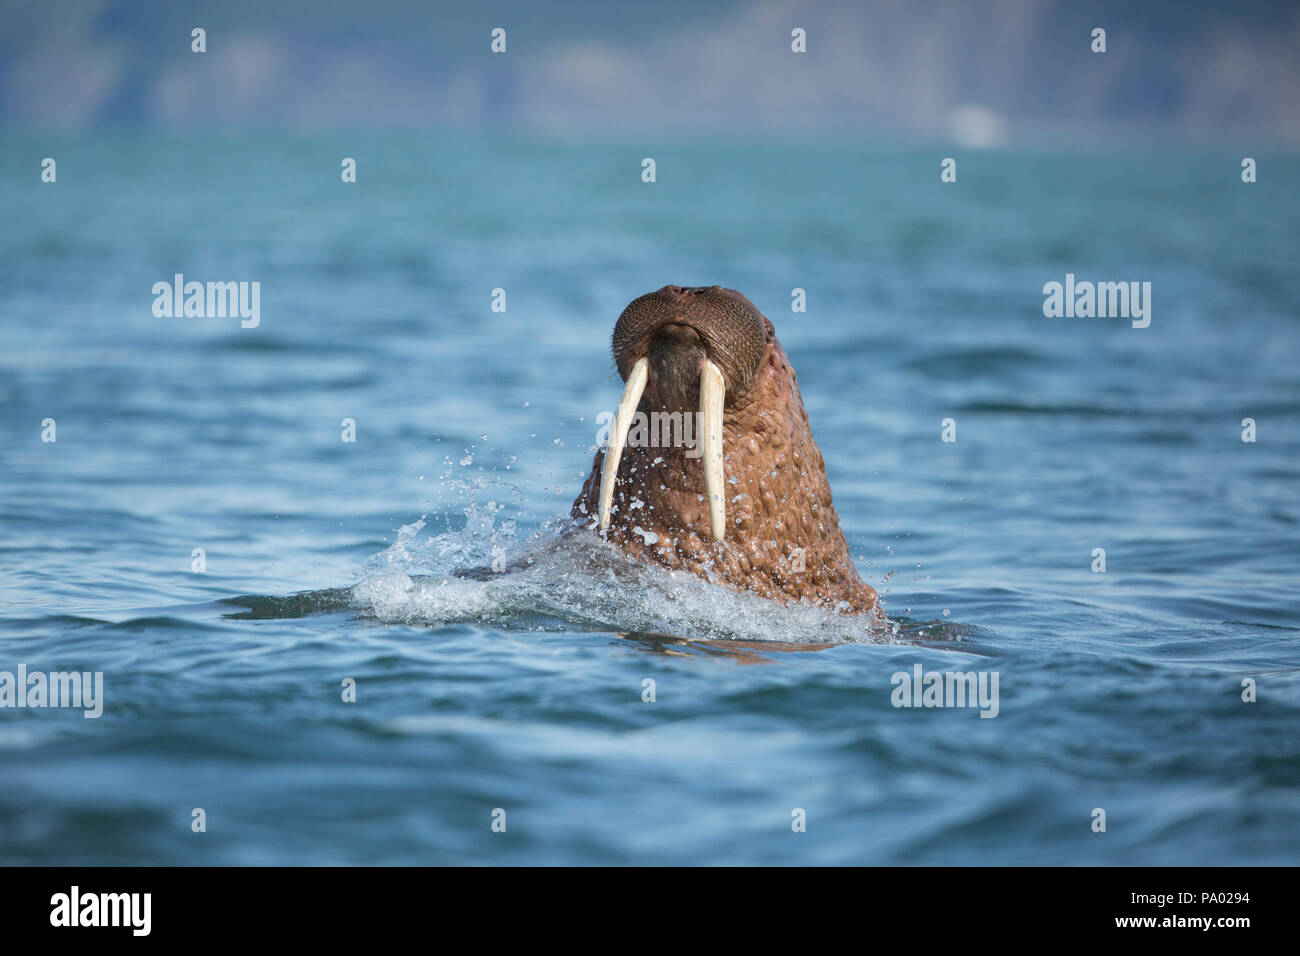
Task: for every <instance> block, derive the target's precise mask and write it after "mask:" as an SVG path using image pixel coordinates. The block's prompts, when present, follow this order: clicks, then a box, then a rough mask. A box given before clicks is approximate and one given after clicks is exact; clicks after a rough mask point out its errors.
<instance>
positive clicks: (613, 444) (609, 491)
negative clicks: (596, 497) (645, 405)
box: [600, 358, 649, 531]
mask: <svg viewBox="0 0 1300 956" xmlns="http://www.w3.org/2000/svg"><path fill="white" fill-rule="evenodd" d="M648 367H649V363H648V362H647V361H646V360H645V359H644V358H639V359H637V360H636V364H635V365H633V366H632V371H630V372H629V373H628V375H627V387H626V388H624V389H623V399H622V401H620V402H619V403H618V411H617V412H616V413H615V414H614V424H613V426H612V427H611V428H610V432H609V447H608V448H606V449H605V463H604V464H603V465H602V466H601V470H600V530H601V531H604V530H605V529H606V528H608V527H609V508H610V505H611V504H613V502H614V483H615V482H616V481H617V480H618V462H619V459H621V458H622V457H623V446H624V445H626V444H627V432H628V429H629V428H631V427H632V418H633V417H634V416H635V415H636V407H637V406H638V405H639V404H641V393H642V392H644V391H645V383H646V379H647V378H648V377H649V371H648Z"/></svg>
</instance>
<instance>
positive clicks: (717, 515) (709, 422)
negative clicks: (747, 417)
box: [700, 359, 727, 541]
mask: <svg viewBox="0 0 1300 956" xmlns="http://www.w3.org/2000/svg"><path fill="white" fill-rule="evenodd" d="M726 392H727V385H726V382H724V381H723V379H722V373H721V372H720V371H718V367H717V366H716V365H714V364H713V363H712V362H710V361H709V360H708V359H705V360H704V364H703V365H702V366H700V425H701V427H702V428H703V434H702V435H701V436H700V440H701V441H702V442H703V443H704V493H705V494H706V495H708V497H709V526H710V528H711V529H712V531H713V540H714V541H721V540H722V539H723V538H724V537H725V536H726V533H727V502H726V500H725V499H724V498H723V494H724V491H723V477H724V476H723V471H722V400H723V398H724V397H725V396H726Z"/></svg>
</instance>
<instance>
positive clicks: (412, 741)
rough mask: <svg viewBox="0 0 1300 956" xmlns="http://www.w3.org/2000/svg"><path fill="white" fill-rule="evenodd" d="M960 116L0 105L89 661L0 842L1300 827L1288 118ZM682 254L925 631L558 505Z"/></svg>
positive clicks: (1088, 855)
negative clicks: (802, 118) (630, 310)
mask: <svg viewBox="0 0 1300 956" xmlns="http://www.w3.org/2000/svg"><path fill="white" fill-rule="evenodd" d="M954 149H955V148H954V147H947V146H943V145H937V146H935V147H933V148H924V147H919V146H917V147H906V148H904V147H899V146H895V145H888V144H880V143H848V142H845V143H839V144H810V143H802V142H792V143H780V144H773V143H765V142H748V141H737V142H714V143H702V142H701V141H700V140H699V139H698V137H697V138H694V139H692V138H690V137H686V136H683V137H682V138H681V139H680V141H663V140H660V139H656V140H654V141H653V142H639V141H636V140H633V139H629V140H626V141H600V142H593V141H584V140H573V141H565V140H555V139H551V140H542V139H536V140H528V139H518V138H493V137H471V136H467V135H452V134H447V135H445V136H439V137H429V138H414V137H404V136H399V135H379V134H365V135H352V136H346V135H340V136H337V137H333V138H329V137H321V138H315V139H304V138H289V137H286V136H284V135H282V134H279V133H274V132H268V133H266V134H264V135H260V136H250V137H247V138H232V137H218V136H212V137H202V136H198V135H194V136H191V137H189V138H176V137H167V136H163V135H144V134H131V133H103V134H96V135H93V136H85V137H78V138H58V137H36V136H28V135H22V134H16V133H13V132H9V133H6V134H5V135H4V136H3V137H0V215H2V217H3V223H4V229H3V230H0V439H2V441H0V670H8V671H16V669H17V668H18V666H19V665H24V666H26V668H27V669H28V670H29V671H37V670H43V671H57V670H74V669H75V670H79V671H91V672H102V674H103V687H104V690H103V714H102V716H101V717H99V718H98V719H86V718H85V717H83V716H82V713H81V711H79V710H72V709H58V710H56V709H43V710H41V709H4V710H0V862H3V863H10V864H14V863H18V864H24V863H47V864H48V863H60V864H71V863H85V864H185V865H188V864H422V863H433V864H447V863H468V864H678V863H689V864H695V863H734V864H750V863H765V864H770V863H777V864H787V863H788V864H846V863H864V864H1030V863H1041V864H1121V865H1128V864H1227V863H1235V864H1250V863H1270V864H1294V863H1296V862H1297V861H1300V827H1297V826H1296V820H1297V818H1300V786H1298V785H1300V630H1298V628H1300V621H1298V620H1297V614H1296V606H1297V601H1296V598H1297V583H1298V582H1300V549H1298V548H1297V531H1298V530H1300V525H1298V522H1300V494H1297V492H1298V489H1300V483H1298V482H1300V430H1298V429H1297V420H1298V418H1297V416H1298V415H1300V388H1298V387H1297V382H1298V380H1300V373H1298V371H1297V369H1298V368H1300V327H1298V325H1297V322H1298V321H1300V317H1298V315H1297V305H1296V303H1297V302H1300V269H1298V268H1297V263H1300V191H1298V190H1297V189H1296V188H1295V183H1296V182H1297V180H1298V178H1300V160H1298V159H1297V157H1295V156H1294V155H1286V154H1274V153H1270V152H1267V151H1265V150H1263V149H1258V150H1256V152H1255V153H1254V155H1255V158H1256V159H1257V160H1258V162H1259V170H1260V172H1259V181H1258V182H1257V183H1254V184H1243V183H1242V182H1241V181H1240V175H1239V172H1240V165H1239V164H1240V159H1241V155H1240V154H1241V149H1240V148H1238V147H1236V146H1225V147H1224V148H1223V149H1208V150H1203V151H1199V152H1186V151H1178V150H1160V149H1155V148H1148V149H1142V150H1139V149H1119V148H1116V149H1114V150H1111V151H1106V150H1101V149H1099V148H1097V147H1095V146H1094V145H1089V146H1087V147H1085V148H1079V149H1067V148H1060V149H1039V150H1025V151H1016V150H1001V151H988V152H974V153H972V152H969V151H963V152H955V151H954ZM949 155H956V156H957V157H958V181H957V182H956V183H952V184H943V183H940V181H939V160H940V159H941V158H942V157H944V156H949ZM46 156H50V157H53V158H55V159H56V162H57V182H55V183H52V184H44V183H42V182H41V181H40V160H41V159H42V158H43V157H46ZM345 156H350V157H355V158H356V160H357V164H358V165H357V182H356V183H355V184H344V183H342V182H341V181H340V176H339V169H340V161H341V159H342V157H345ZM644 156H653V157H654V158H655V159H656V161H657V174H658V181H657V182H655V183H653V184H647V183H643V182H642V181H641V178H640V172H641V159H642V158H643V157H644ZM176 273H183V274H184V275H185V277H186V278H187V279H190V280H198V281H204V282H206V281H257V282H259V283H260V296H261V297H260V316H259V317H260V322H259V324H258V325H257V327H255V328H242V327H241V324H240V322H239V320H238V319H230V318H158V317H155V316H154V314H153V309H152V307H153V302H154V295H153V293H152V291H151V290H152V286H153V284H154V283H156V282H160V281H164V282H170V281H171V279H172V276H173V275H174V274H176ZM1067 273H1071V274H1074V275H1075V276H1076V277H1077V278H1078V279H1079V280H1092V281H1139V282H1150V283H1151V290H1152V291H1151V300H1150V301H1151V323H1150V325H1149V327H1147V328H1141V329H1139V328H1133V327H1132V325H1131V323H1130V322H1129V321H1126V320H1123V319H1097V318H1046V317H1044V315H1043V299H1044V296H1043V293H1042V288H1043V285H1044V283H1046V282H1051V281H1062V282H1063V281H1064V280H1065V276H1066V274H1067ZM668 283H678V284H687V285H696V284H713V283H718V284H721V285H725V286H729V287H733V288H737V289H739V290H741V291H742V292H744V293H746V294H747V295H748V296H749V297H750V298H751V299H752V300H753V301H754V302H755V303H756V304H757V305H758V307H759V308H760V309H762V310H763V311H764V312H765V313H766V314H767V315H768V316H769V317H770V318H771V319H772V320H773V322H774V323H775V324H776V327H777V331H778V334H779V335H780V337H781V339H782V341H783V343H784V345H785V346H786V349H787V351H788V352H789V354H790V357H791V359H792V361H793V363H794V365H795V368H796V369H797V371H798V373H799V378H800V384H801V388H802V391H803V396H804V400H805V403H806V406H807V409H808V413H809V416H810V418H811V421H812V425H813V431H814V434H815V435H816V437H817V439H818V441H819V443H820V446H821V449H822V452H823V454H824V456H825V459H826V467H827V470H828V473H829V476H830V479H831V485H832V488H833V490H834V496H835V504H836V507H837V508H838V510H839V514H840V517H841V521H842V524H843V527H844V530H845V532H846V534H847V536H848V539H849V542H850V544H851V546H852V550H853V554H854V556H855V559H856V560H857V562H858V566H859V568H860V570H861V572H862V574H863V577H864V578H865V579H866V580H867V581H868V582H869V583H871V584H872V585H873V586H876V587H877V588H878V589H879V590H880V592H881V594H882V596H883V597H884V599H885V600H886V602H887V603H886V610H887V612H888V613H889V615H890V617H891V619H892V622H893V624H892V626H891V627H890V628H888V629H883V630H878V631H875V632H872V631H868V630H866V629H865V627H864V625H863V624H862V623H861V622H858V621H855V620H853V619H851V618H836V617H829V616H826V615H822V614H819V613H815V612H813V611H812V610H810V609H807V608H781V607H778V606H774V605H771V604H768V603H767V602H763V601H760V600H757V599H752V598H746V597H744V596H741V595H734V594H731V593H730V592H724V591H719V590H717V589H714V588H712V587H710V586H709V585H707V584H705V583H703V582H701V581H698V580H695V579H681V578H676V579H674V578H673V577H671V576H669V575H667V574H666V573H664V572H661V571H656V570H653V569H645V568H640V567H637V566H635V565H629V563H628V562H626V561H623V560H620V558H619V556H618V555H617V554H614V553H611V552H610V551H609V550H607V549H605V548H603V547H602V546H600V545H598V544H595V543H594V542H593V541H592V540H591V539H590V538H589V537H579V538H576V539H575V538H572V537H565V536H564V535H563V534H562V533H561V532H562V524H561V522H560V520H559V519H562V517H563V516H564V515H565V514H566V513H567V511H568V508H569V505H570V503H571V502H572V500H573V498H574V496H575V495H576V494H577V492H578V489H579V487H580V485H581V481H582V479H583V477H584V476H585V475H586V474H587V472H588V470H589V469H590V467H591V461H592V453H593V447H592V446H593V445H594V442H595V434H596V431H597V428H598V426H597V423H596V418H597V416H598V415H599V414H600V412H602V411H604V410H611V409H613V408H614V406H615V405H616V403H617V400H618V395H619V392H620V390H621V382H620V380H619V379H618V376H617V374H616V373H615V372H614V370H613V367H612V363H611V360H610V357H609V351H608V336H609V332H610V330H611V329H612V327H613V323H614V320H615V319H616V318H617V316H618V314H619V312H620V311H621V309H622V307H623V306H624V305H625V304H626V303H627V302H628V301H630V300H631V299H632V298H634V297H635V296H637V295H639V294H641V293H643V292H646V291H649V290H652V289H655V288H658V287H660V286H662V285H665V284H668ZM795 288H801V289H804V290H805V291H806V297H807V311H806V312H802V313H796V312H793V311H792V310H791V296H792V290H793V289H795ZM494 289H504V290H505V293H506V310H505V311H504V312H496V311H493V310H492V308H491V305H492V300H493V290H494ZM949 418H951V419H953V420H954V422H955V432H956V441H953V442H945V441H943V440H941V433H942V426H941V423H942V422H943V421H944V420H945V419H949ZM1247 418H1250V419H1253V420H1254V422H1255V429H1256V436H1255V437H1256V440H1255V441H1254V442H1245V441H1243V440H1242V434H1243V425H1242V422H1243V419H1247ZM46 419H53V421H54V427H55V438H56V440H55V441H54V442H48V441H43V440H42V435H43V432H44V431H46V430H47V426H46V425H43V422H45V420H46ZM345 419H351V420H352V422H353V423H354V427H355V441H354V442H345V441H343V440H342V439H343V432H344V429H345V425H344V420H345ZM1098 548H1101V549H1104V551H1105V562H1106V565H1105V571H1104V573H1103V572H1099V571H1094V570H1093V568H1094V565H1095V563H1096V562H1095V558H1094V549H1098ZM196 549H202V550H201V552H200V554H201V561H202V563H201V565H200V563H199V562H200V558H199V556H197V555H196ZM502 556H504V557H505V558H506V560H508V561H509V563H510V565H511V567H512V568H515V570H513V571H511V572H510V573H506V574H490V575H488V576H487V577H486V579H485V580H475V579H473V578H464V577H460V576H457V575H456V574H455V573H454V572H456V571H457V570H459V569H464V568H473V567H482V566H484V565H488V564H490V562H492V561H493V560H494V559H499V558H501V557H502ZM916 665H921V666H922V668H923V669H924V670H925V671H927V672H928V671H939V672H946V671H959V672H967V671H977V672H987V673H990V674H991V673H996V674H997V675H998V677H999V705H998V712H997V716H996V717H995V718H992V719H984V718H981V717H980V716H979V711H978V710H976V709H971V708H911V709H908V708H896V707H894V706H893V705H892V703H891V692H892V691H893V689H894V685H893V682H892V678H893V675H894V674H896V673H898V672H907V673H911V672H912V671H913V668H914V667H915V666H916ZM349 678H350V679H352V680H353V681H355V686H356V700H355V702H344V700H343V699H342V698H343V682H344V681H345V680H347V679H349ZM1247 679H1249V680H1252V681H1253V682H1254V687H1255V697H1256V699H1255V700H1254V701H1253V702H1248V701H1244V700H1243V699H1242V697H1243V681H1245V680H1247ZM647 680H652V681H653V682H654V685H653V686H654V690H655V695H654V697H655V699H654V700H653V702H647V701H645V700H643V690H644V688H645V686H646V685H645V684H644V682H645V681H647ZM195 809H202V810H203V811H204V818H205V821H206V830H205V831H204V832H194V831H193V828H192V821H193V819H194V815H193V814H194V811H195ZM1097 809H1102V810H1104V811H1105V814H1106V830H1105V832H1094V829H1093V823H1094V818H1095V813H1094V811H1095V810H1097ZM498 810H501V811H504V814H505V821H506V828H505V832H494V830H493V828H492V824H493V820H494V811H498ZM796 810H802V811H803V812H804V815H805V817H806V832H795V830H794V828H793V827H792V821H793V820H794V816H793V814H794V813H795V811H796ZM496 817H497V818H500V814H499V813H498V814H496Z"/></svg>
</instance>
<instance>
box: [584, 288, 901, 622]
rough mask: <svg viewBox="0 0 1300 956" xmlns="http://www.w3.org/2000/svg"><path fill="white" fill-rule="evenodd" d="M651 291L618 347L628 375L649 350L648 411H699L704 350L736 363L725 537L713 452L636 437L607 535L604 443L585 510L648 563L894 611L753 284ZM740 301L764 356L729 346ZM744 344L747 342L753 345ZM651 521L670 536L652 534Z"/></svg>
mask: <svg viewBox="0 0 1300 956" xmlns="http://www.w3.org/2000/svg"><path fill="white" fill-rule="evenodd" d="M645 299H650V300H652V301H651V302H650V304H649V305H648V306H646V307H645V310H644V311H645V315H648V316H650V317H649V318H644V319H643V320H642V323H643V327H644V328H651V329H653V331H650V332H647V333H646V334H644V335H641V336H640V337H639V338H638V339H636V340H635V341H632V342H628V341H626V338H627V336H626V335H624V336H623V337H622V339H623V340H620V337H619V335H618V334H617V333H616V336H615V356H614V358H615V362H616V364H617V366H618V368H619V371H620V374H622V375H624V376H626V374H627V370H628V369H630V368H631V366H632V364H633V363H634V362H635V361H636V360H637V359H638V358H640V357H641V356H643V355H648V356H650V381H649V383H648V385H647V387H646V391H645V393H644V395H642V398H641V403H640V405H639V410H640V411H642V412H645V413H646V414H647V415H649V414H650V413H651V412H652V411H656V410H659V411H681V412H692V413H693V412H695V411H697V410H698V407H699V405H698V402H699V386H698V376H699V367H700V364H701V363H702V360H703V356H704V355H706V354H707V355H708V357H709V358H710V359H711V360H712V361H714V362H715V364H718V365H719V366H720V367H721V368H722V369H723V371H724V377H725V379H726V384H727V393H726V404H725V406H724V410H723V463H724V467H725V470H726V481H727V485H726V488H727V512H726V518H727V520H726V529H727V530H726V537H725V540H723V541H714V540H713V538H712V535H711V534H710V532H709V509H708V504H707V501H706V498H705V494H704V468H703V464H702V460H701V459H700V458H698V457H697V458H691V457H688V456H687V454H686V452H687V449H686V448H682V447H633V446H631V445H628V446H626V447H625V448H624V450H623V458H622V461H621V462H620V463H619V469H618V483H617V484H616V486H615V489H614V500H613V508H612V513H611V516H610V524H609V528H608V530H607V531H606V532H600V531H598V530H596V529H597V515H598V509H599V494H600V476H601V467H602V465H603V463H604V456H605V449H603V448H602V449H601V450H599V451H597V453H596V457H595V461H594V462H593V464H592V469H591V474H590V475H589V476H588V477H587V480H586V482H585V483H584V485H583V487H582V492H581V494H579V495H578V498H577V500H576V501H574V503H573V511H572V514H573V517H574V518H575V519H578V520H579V521H582V522H583V525H584V527H586V528H590V529H591V530H592V531H593V533H596V534H606V535H607V536H608V539H609V540H610V541H611V542H613V543H614V544H616V545H618V546H619V547H620V548H622V549H623V550H624V551H625V552H627V553H629V554H631V555H633V556H635V557H637V558H638V559H641V560H646V561H655V562H657V563H659V564H662V565H664V566H665V567H668V568H673V569H684V570H687V571H690V572H692V573H694V574H697V575H699V576H700V577H703V578H707V579H708V580H710V581H713V582H715V583H719V584H724V585H726V586H728V587H730V588H733V589H735V590H737V591H750V592H753V593H755V594H759V595H762V596H763V597H766V598H771V599H773V600H776V601H780V602H782V603H796V602H800V603H808V604H812V605H815V606H818V607H822V608H825V609H828V610H839V611H841V612H843V613H853V614H868V615H871V616H873V617H875V618H879V619H881V620H883V619H884V614H883V612H882V611H881V609H880V602H879V599H878V597H877V595H876V592H875V591H874V590H872V588H871V587H869V586H868V585H867V584H866V582H864V581H863V580H862V578H861V577H859V576H858V572H857V569H856V568H855V567H854V564H853V561H852V559H851V558H850V556H849V547H848V542H847V541H846V540H845V538H844V532H843V531H841V530H840V522H839V516H838V515H837V514H836V513H835V507H834V505H832V504H831V488H830V482H829V481H828V480H827V478H826V470H825V466H824V463H823V461H822V454H821V451H820V450H819V449H818V447H817V443H816V442H815V441H814V440H813V436H812V430H811V428H810V427H809V424H808V414H807V412H806V411H804V407H803V399H802V398H801V397H800V395H799V386H798V382H797V380H796V377H795V372H794V369H793V368H792V367H791V365H790V361H789V359H788V358H787V357H786V354H785V350H784V349H782V347H781V344H780V342H778V341H777V338H776V333H775V330H774V328H773V326H772V323H771V322H770V321H769V320H768V319H767V318H766V317H764V316H763V315H762V314H761V313H759V312H758V310H757V309H755V308H754V307H753V305H752V303H750V302H749V300H748V299H746V298H745V297H744V296H742V295H740V293H738V292H734V291H733V290H729V289H719V288H718V287H716V286H714V287H710V288H708V289H703V288H697V289H682V288H680V287H676V286H665V287H664V289H661V290H659V291H658V292H656V293H651V295H650V296H646V297H642V300H645ZM642 300H637V301H636V302H634V303H633V305H632V306H629V310H631V309H632V308H633V307H634V306H637V305H638V303H642ZM737 303H739V304H741V305H742V306H743V307H747V308H748V309H752V310H753V315H754V317H755V319H754V322H755V325H754V327H755V328H756V329H759V331H758V332H755V333H754V334H753V338H754V342H753V343H751V344H752V355H753V358H754V359H755V361H749V360H741V361H737V360H735V357H734V356H726V355H719V354H718V352H719V351H720V350H721V349H723V348H726V345H720V344H719V343H723V342H726V341H729V339H728V337H727V336H726V335H723V334H721V332H720V330H719V328H718V327H716V326H722V325H724V324H725V323H726V322H728V321H729V320H727V319H726V318H725V317H724V316H722V315H720V313H719V311H718V306H721V307H723V308H724V309H733V310H734V309H735V308H737V307H738V306H737ZM627 314H628V313H626V312H625V313H624V315H625V316H626V315H627ZM759 321H761V323H762V324H761V326H759V325H758V324H757V323H758V322H759ZM711 324H715V327H712V328H711V327H710V325H711ZM665 326H667V328H665ZM620 347H621V352H620ZM737 348H738V350H740V351H747V350H748V349H749V348H750V346H743V347H742V346H738V347H737ZM746 379H748V380H746ZM656 459H659V460H658V461H656ZM638 501H639V502H640V504H639V505H638V503H637V502H638ZM637 529H639V530H637ZM643 532H652V533H653V535H657V536H658V540H657V541H653V543H651V544H647V543H646V540H645V536H644V534H643ZM799 548H803V549H804V570H803V571H796V570H795V569H794V567H795V564H796V557H795V556H796V551H797V549H799Z"/></svg>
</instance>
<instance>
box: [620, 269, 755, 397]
mask: <svg viewBox="0 0 1300 956" xmlns="http://www.w3.org/2000/svg"><path fill="white" fill-rule="evenodd" d="M670 325H677V326H684V327H686V328H689V329H692V330H693V331H694V332H695V333H696V335H698V336H699V345H700V347H701V348H702V349H703V351H704V353H705V355H706V356H707V357H708V359H709V360H710V361H712V362H713V364H714V365H716V366H717V367H718V370H719V371H720V372H721V373H722V377H723V382H724V383H725V385H726V389H727V397H728V399H729V400H731V401H733V402H734V401H735V400H736V399H738V398H739V397H740V396H742V395H743V394H744V393H745V392H746V391H747V390H748V389H749V387H750V385H752V384H753V382H754V378H755V377H756V376H757V374H758V370H759V368H760V367H761V366H762V363H763V355H764V353H765V350H766V345H767V339H768V332H767V328H766V327H765V324H764V320H763V315H762V313H761V312H759V311H758V309H757V308H755V307H754V303H752V302H750V301H749V299H747V298H745V296H743V295H741V294H740V293H739V292H737V291H736V290H735V289H724V288H722V287H721V286H716V285H711V286H678V285H666V286H664V287H663V288H662V289H659V290H657V291H655V292H650V293H648V294H646V295H643V296H641V297H640V298H637V299H634V300H633V301H632V302H631V303H630V304H629V305H628V307H627V308H626V309H624V310H623V314H622V315H620V316H619V317H618V322H617V323H615V325H614V335H613V337H612V340H611V344H612V346H613V352H614V362H615V364H616V365H617V366H618V373H619V375H621V376H622V377H623V380H624V381H627V377H628V375H629V374H630V373H631V371H632V367H633V366H634V365H635V364H636V363H637V361H638V360H639V359H642V358H645V357H646V356H648V355H649V354H650V351H651V348H652V346H653V345H654V344H655V342H656V339H657V338H658V337H659V336H660V334H661V333H662V332H663V330H664V328H665V326H670ZM688 344H694V343H688ZM697 376H698V369H697Z"/></svg>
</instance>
